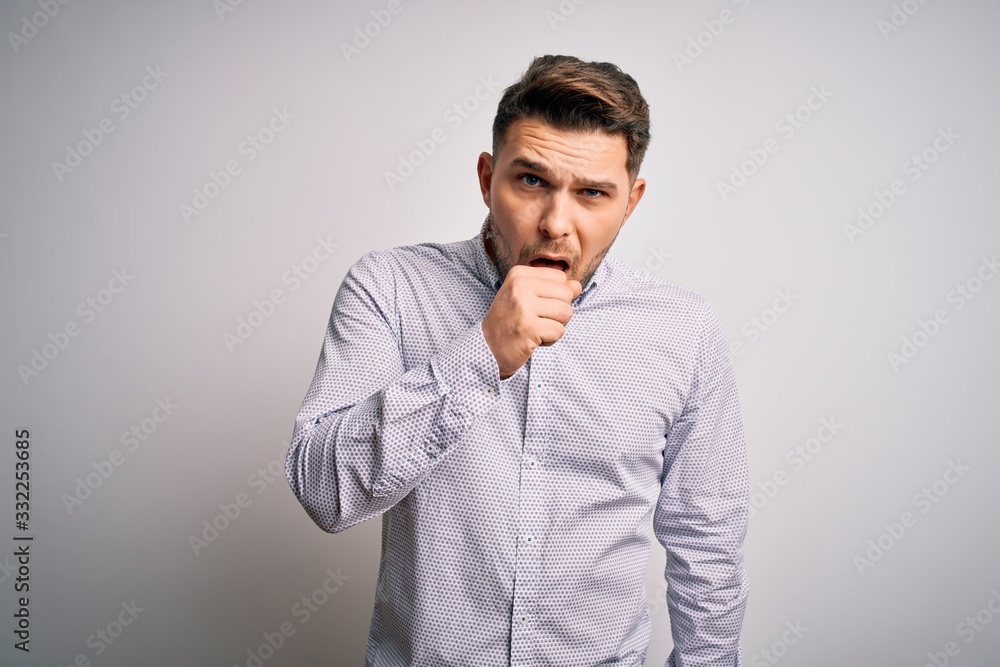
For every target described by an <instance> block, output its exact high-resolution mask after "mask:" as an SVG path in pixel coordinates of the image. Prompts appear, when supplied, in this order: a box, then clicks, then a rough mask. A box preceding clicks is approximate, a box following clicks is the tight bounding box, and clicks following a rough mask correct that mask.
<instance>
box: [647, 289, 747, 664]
mask: <svg viewBox="0 0 1000 667" xmlns="http://www.w3.org/2000/svg"><path fill="white" fill-rule="evenodd" d="M702 321H703V329H702V332H703V333H702V340H701V347H700V350H699V353H698V356H697V361H696V367H695V372H694V378H693V383H692V387H691V392H690V394H689V396H688V398H687V402H686V404H685V407H684V409H683V411H682V413H681V415H680V417H679V418H678V419H677V420H676V421H675V423H674V424H673V425H672V426H671V429H670V432H669V434H668V435H667V442H666V447H665V449H664V462H663V476H662V478H661V480H660V481H661V488H660V497H659V500H658V503H657V506H656V511H655V513H654V517H653V528H654V532H655V534H656V537H657V539H658V540H659V542H660V543H661V544H662V545H663V547H664V548H665V549H666V551H667V565H666V568H665V577H666V580H667V609H668V611H669V613H670V626H671V633H672V635H673V640H674V650H673V652H672V653H671V654H670V656H669V658H668V659H667V662H666V667H709V666H711V667H739V666H740V665H742V659H741V656H740V630H741V628H742V626H743V613H744V610H745V608H746V602H747V596H748V591H749V585H748V581H747V577H746V573H745V571H744V567H743V539H744V536H745V534H746V529H747V511H748V493H749V488H748V484H749V482H748V472H747V454H746V443H745V440H744V434H743V421H742V418H741V416H740V404H739V396H738V394H737V390H736V381H735V377H734V373H733V368H732V361H731V359H730V357H729V353H728V346H727V343H726V338H725V334H724V333H723V330H722V326H721V324H720V322H719V320H718V317H717V316H716V314H715V311H714V310H713V309H712V307H711V306H710V305H709V304H708V303H707V302H706V303H704V310H703V320H702Z"/></svg>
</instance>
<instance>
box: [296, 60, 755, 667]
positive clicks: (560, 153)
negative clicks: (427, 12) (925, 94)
mask: <svg viewBox="0 0 1000 667" xmlns="http://www.w3.org/2000/svg"><path fill="white" fill-rule="evenodd" d="M649 138H650V134H649V110H648V106H647V104H646V102H645V100H644V99H643V97H642V95H641V94H640V92H639V89H638V87H637V85H636V83H635V81H634V80H633V79H632V78H631V77H630V76H628V75H627V74H625V73H623V72H622V71H621V70H620V69H618V68H617V67H616V66H614V65H612V64H609V63H588V62H583V61H581V60H579V59H577V58H571V57H565V56H543V57H539V58H536V59H535V60H534V61H533V62H532V64H531V66H530V67H529V69H528V70H527V71H526V72H525V73H524V76H523V77H522V79H521V80H520V81H518V82H516V83H514V84H513V85H511V86H510V87H509V88H507V89H506V90H505V92H504V94H503V97H502V99H501V100H500V103H499V107H498V109H497V114H496V117H495V119H494V124H493V154H492V155H490V154H489V153H483V154H482V155H481V156H480V157H479V163H478V173H479V183H480V187H481V190H482V195H483V200H484V202H485V203H486V206H487V207H488V208H489V214H488V215H487V218H486V221H485V222H484V223H483V226H482V228H481V230H480V233H479V234H478V235H477V236H476V237H474V238H472V239H469V240H467V241H460V242H454V243H423V244H419V245H413V246H404V247H397V248H391V249H386V250H377V251H371V252H368V253H367V254H365V255H364V256H363V257H362V258H361V259H360V260H358V261H357V262H356V263H355V264H354V265H353V266H352V267H351V268H350V270H349V271H348V273H347V275H346V277H345V278H344V281H343V283H342V284H341V286H340V289H339V291H338V293H337V295H336V298H335V299H334V303H333V310H332V313H331V315H330V320H329V325H328V328H327V331H326V336H325V338H324V341H323V348H322V352H321V355H320V358H319V363H318V365H317V368H316V373H315V376H314V378H313V381H312V385H311V386H310V388H309V391H308V393H307V394H306V397H305V400H304V401H303V403H302V409H301V411H300V413H299V415H298V418H297V420H296V424H295V431H294V434H293V439H292V443H291V446H290V448H289V451H288V459H287V464H286V471H287V475H288V481H289V483H290V484H291V487H292V489H293V491H294V492H295V495H296V496H297V497H298V499H299V500H300V502H301V503H302V504H303V506H304V507H305V509H306V511H307V512H308V513H309V515H310V516H311V517H312V518H313V520H314V521H315V522H316V523H317V524H318V525H319V526H320V527H322V528H323V529H324V530H326V531H329V532H339V531H342V530H345V529H347V528H349V527H350V526H353V525H354V524H356V523H359V522H361V521H365V520H367V519H371V518H372V517H375V516H379V515H382V551H381V562H380V566H379V573H378V584H377V586H376V590H375V608H374V612H373V615H372V620H371V629H370V633H369V637H368V650H367V654H366V663H365V664H366V665H370V666H393V667H395V666H401V665H433V666H435V667H441V666H447V665H456V666H457V665H560V666H564V665H598V664H600V665H610V664H615V665H642V664H643V661H644V659H645V656H646V651H647V648H648V645H649V641H650V635H651V625H652V624H651V620H650V618H649V614H648V611H647V603H648V594H647V592H646V588H645V585H644V574H645V570H646V565H647V559H648V555H649V546H650V542H651V540H650V530H649V526H650V523H652V530H653V532H654V533H655V535H656V538H657V540H658V541H659V542H660V543H661V544H662V545H663V546H664V548H665V549H666V550H667V566H666V570H665V577H666V581H667V584H668V590H667V604H668V609H669V614H670V621H671V629H672V633H673V640H674V646H675V648H674V651H673V652H672V653H671V655H670V657H669V659H668V661H667V665H668V666H669V665H676V666H677V667H692V666H695V665H698V666H703V665H705V666H707V665H712V666H722V665H726V666H736V665H741V664H742V663H741V657H740V642H739V635H740V629H741V626H742V622H743V614H744V608H745V605H746V600H747V594H748V584H747V578H746V575H745V573H744V567H743V552H742V545H743V540H744V536H745V533H746V527H747V504H748V480H747V463H746V447H745V444H744V436H743V426H742V421H741V417H740V410H739V399H738V395H737V390H736V386H735V382H734V376H733V370H732V364H731V360H730V357H729V354H728V348H727V344H726V339H725V336H724V334H723V331H722V328H721V326H720V323H719V320H718V318H717V317H716V315H715V313H714V311H713V309H712V308H711V306H710V305H709V304H708V303H707V302H706V301H705V299H704V298H703V297H702V296H700V295H699V294H698V293H696V292H693V291H691V290H688V289H685V288H682V287H680V286H677V285H674V284H672V283H669V282H666V281H664V280H661V279H659V278H657V277H654V276H651V275H649V274H647V273H645V272H642V271H640V270H638V269H635V268H633V267H631V266H629V265H627V264H625V263H623V262H620V261H618V260H616V259H614V258H613V257H610V256H606V253H607V252H608V250H609V249H610V247H611V245H612V243H613V242H614V239H615V238H616V237H617V235H618V232H619V230H620V229H621V227H622V225H624V224H625V221H626V220H627V219H628V217H629V216H630V215H631V213H632V212H633V211H634V210H635V207H636V205H637V204H638V203H639V200H640V199H641V198H642V195H643V192H644V191H645V187H646V183H645V181H644V180H643V179H641V178H638V177H637V176H638V172H639V166H640V164H641V162H642V158H643V155H644V153H645V150H646V146H647V145H648V143H649Z"/></svg>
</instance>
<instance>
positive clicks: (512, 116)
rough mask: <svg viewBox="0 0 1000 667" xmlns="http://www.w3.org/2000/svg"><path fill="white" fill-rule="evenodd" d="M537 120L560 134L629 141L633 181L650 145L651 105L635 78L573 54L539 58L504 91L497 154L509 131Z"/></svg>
mask: <svg viewBox="0 0 1000 667" xmlns="http://www.w3.org/2000/svg"><path fill="white" fill-rule="evenodd" d="M522 118H533V119H536V120H539V121H542V122H544V123H546V124H548V125H552V126H553V127H555V128H556V129H559V130H583V131H588V130H602V131H604V132H607V133H608V134H613V135H619V136H623V137H625V143H626V146H627V148H628V158H627V160H626V164H625V168H626V169H627V170H628V174H629V178H630V179H631V181H632V182H635V179H636V177H637V176H638V175H639V166H640V165H641V164H642V159H643V157H644V156H645V154H646V148H647V147H648V146H649V139H650V134H649V105H648V104H647V103H646V100H645V98H643V96H642V93H640V92H639V86H638V84H637V83H636V82H635V79H633V78H632V77H631V76H629V75H628V74H626V73H625V72H623V71H622V70H621V68H619V67H618V66H617V65H614V64H612V63H601V62H586V61H583V60H580V59H579V58H576V57H573V56H554V55H546V56H536V57H535V59H534V60H532V61H531V65H530V66H529V67H528V69H527V70H526V71H525V72H524V74H523V75H522V76H521V79H520V80H519V81H516V82H514V83H513V84H511V85H510V86H508V87H507V88H506V89H505V90H504V91H503V96H502V97H501V98H500V103H499V104H498V105H497V115H496V116H495V117H494V118H493V155H494V156H496V155H498V154H499V152H500V149H501V148H502V147H503V144H504V142H505V141H506V139H507V136H506V135H507V129H508V128H509V127H510V126H511V125H512V124H513V123H514V122H515V121H518V120H521V119H522Z"/></svg>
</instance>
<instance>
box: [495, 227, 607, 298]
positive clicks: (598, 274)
mask: <svg viewBox="0 0 1000 667" xmlns="http://www.w3.org/2000/svg"><path fill="white" fill-rule="evenodd" d="M488 227H489V224H488V222H487V221H483V225H482V227H480V229H479V233H478V234H477V235H476V239H475V246H476V273H477V275H478V277H479V279H480V280H482V281H483V282H484V283H486V284H487V285H490V286H492V287H493V289H494V290H499V289H500V286H501V285H503V279H502V278H501V277H500V270H499V269H498V268H497V265H496V264H495V263H494V262H493V260H492V259H490V256H489V254H488V253H487V252H486V231H487V228H488ZM607 275H608V256H607V255H605V256H604V258H603V259H601V263H600V264H598V265H597V270H596V271H594V275H592V276H591V277H590V282H588V283H587V284H586V285H584V287H583V291H582V292H580V296H578V297H577V299H582V298H583V297H584V296H585V295H587V294H588V293H589V292H592V291H594V290H596V289H597V288H598V286H599V285H601V284H603V283H604V281H605V280H606V279H607Z"/></svg>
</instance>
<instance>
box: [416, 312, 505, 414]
mask: <svg viewBox="0 0 1000 667" xmlns="http://www.w3.org/2000/svg"><path fill="white" fill-rule="evenodd" d="M431 370H432V371H433V373H434V377H435V378H437V380H438V381H439V382H441V383H442V385H443V389H444V391H445V392H446V393H447V394H448V395H449V397H450V398H451V399H452V400H454V401H455V402H457V403H458V404H459V405H461V406H462V407H463V408H464V409H466V410H468V411H469V412H470V413H472V414H473V415H480V414H482V413H484V412H486V411H487V410H489V409H490V408H491V407H493V405H495V404H496V402H497V401H498V400H500V391H501V387H503V386H504V384H506V383H505V382H503V381H502V380H500V368H499V366H497V360H496V358H495V357H494V356H493V351H492V350H490V346H489V345H488V344H487V343H486V338H485V337H484V336H483V328H482V323H481V322H476V324H475V325H473V326H471V327H469V329H468V331H466V332H465V333H464V334H462V335H461V336H459V337H458V338H457V339H455V340H454V341H452V342H451V343H449V344H448V345H447V346H445V347H444V348H443V349H442V350H441V351H440V353H439V354H438V355H436V356H435V357H433V358H432V359H431ZM511 377H513V376H511ZM507 379H510V378H507Z"/></svg>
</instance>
